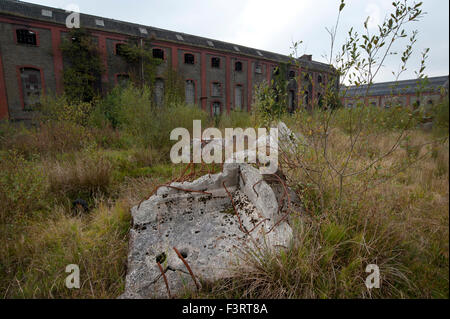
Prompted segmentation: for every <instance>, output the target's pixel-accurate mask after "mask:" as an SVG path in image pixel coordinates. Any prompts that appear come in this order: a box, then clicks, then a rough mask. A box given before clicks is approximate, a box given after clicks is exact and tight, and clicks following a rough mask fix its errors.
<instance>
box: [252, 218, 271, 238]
mask: <svg viewBox="0 0 450 319" xmlns="http://www.w3.org/2000/svg"><path fill="white" fill-rule="evenodd" d="M266 220H269V218H264V219H263V220H261V221H260V222H259V223H258V224H256V225H255V226H254V227H253V228H252V229H251V230H250V231H249V232H248V233H249V234H250V233H251V232H252V231H254V230H255V229H256V227H258V226H259V225H260V224H262V223H263V222H265V221H266Z"/></svg>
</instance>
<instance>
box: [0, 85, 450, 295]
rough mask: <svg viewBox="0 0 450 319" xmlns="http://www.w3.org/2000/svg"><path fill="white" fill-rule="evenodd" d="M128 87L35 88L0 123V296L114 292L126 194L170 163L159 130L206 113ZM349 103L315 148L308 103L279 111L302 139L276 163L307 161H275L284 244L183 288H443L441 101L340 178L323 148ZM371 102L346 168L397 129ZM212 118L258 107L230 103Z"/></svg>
mask: <svg viewBox="0 0 450 319" xmlns="http://www.w3.org/2000/svg"><path fill="white" fill-rule="evenodd" d="M133 90H135V89H132V88H129V89H125V90H123V91H114V92H113V93H112V94H111V95H110V96H108V97H107V98H106V99H105V100H104V101H98V102H96V104H95V105H94V104H90V105H82V106H79V105H70V103H68V102H67V101H65V100H63V99H59V100H58V99H53V100H50V99H49V100H48V101H47V102H46V103H44V109H43V114H44V119H43V121H42V123H41V124H40V125H39V126H38V127H36V128H25V127H20V126H17V125H12V124H8V123H3V124H1V127H0V163H1V164H0V165H1V167H0V242H1V245H0V298H116V297H118V296H119V295H120V294H121V293H122V292H123V290H124V281H125V274H126V255H127V247H128V231H129V229H130V221H131V217H130V213H129V210H130V207H132V206H133V205H136V204H137V203H139V202H140V201H141V200H142V199H143V198H146V197H148V196H149V194H150V193H151V192H152V190H153V189H154V187H155V186H156V185H158V184H161V183H163V182H166V181H168V180H171V179H172V178H173V177H175V176H178V175H179V174H180V172H181V171H182V169H183V168H184V165H174V164H171V163H170V162H169V156H168V152H169V149H170V143H169V142H170V141H169V132H170V130H171V129H172V128H174V127H186V128H190V127H192V120H193V119H202V120H203V124H202V127H204V128H206V127H208V125H213V124H214V121H212V120H211V119H209V118H208V117H207V115H206V114H204V113H203V112H201V111H199V110H195V111H192V108H189V107H187V106H171V107H170V108H169V109H168V111H167V112H155V111H154V110H153V111H152V110H151V109H149V108H150V106H148V103H147V102H146V101H148V96H147V95H148V92H138V93H139V94H137V92H135V91H133ZM146 94H147V95H146ZM55 106H56V108H55ZM58 106H61V107H60V109H62V110H70V111H71V112H68V113H69V114H70V116H68V115H64V113H62V112H61V111H58ZM63 106H64V107H63ZM131 106H132V107H133V109H131ZM86 110H89V112H87V111H86ZM72 111H73V112H72ZM349 112H351V111H349V110H338V111H336V112H335V114H334V119H335V120H334V121H331V122H330V127H329V128H328V131H327V134H328V142H329V145H328V148H327V154H329V158H328V157H327V158H324V157H323V156H321V155H320V154H322V150H323V144H320V143H319V142H320V139H317V140H316V137H317V136H320V132H321V130H322V129H323V128H321V123H322V122H321V120H320V117H321V112H320V111H319V112H316V113H306V112H300V113H297V114H294V115H292V116H285V118H284V119H283V120H284V121H285V122H286V123H287V124H288V125H289V126H290V128H291V129H292V130H294V131H296V132H299V133H302V134H303V135H304V136H306V138H307V139H308V140H309V141H310V143H311V144H310V145H313V146H312V147H311V149H308V150H302V151H301V152H299V153H298V154H294V155H291V156H292V158H290V159H289V160H288V161H287V162H283V163H285V164H286V163H307V164H308V165H309V166H310V167H312V168H315V169H314V170H313V172H315V173H313V174H312V175H313V176H311V175H309V174H307V173H308V171H305V170H304V169H300V168H299V167H300V166H298V165H297V166H291V167H290V166H289V165H284V166H283V171H284V172H285V175H286V176H287V178H288V182H289V184H290V186H291V187H292V188H293V189H294V190H295V191H296V192H297V194H298V195H299V196H300V198H301V199H302V201H303V203H304V205H305V212H301V213H300V212H292V214H293V225H292V227H293V229H294V239H293V241H292V244H291V246H290V247H289V248H288V249H287V250H285V251H280V252H278V253H277V254H274V253H270V252H264V251H256V252H249V254H248V260H247V262H248V265H249V267H248V269H247V270H246V271H245V272H241V271H236V275H235V276H234V277H233V278H229V279H228V280H223V281H221V282H217V283H207V284H205V285H204V287H203V289H202V291H200V292H192V294H191V295H189V296H190V297H207V298H219V297H227V298H448V296H449V291H448V289H449V273H448V269H449V247H448V241H449V233H448V231H449V207H448V204H449V203H448V202H449V190H448V188H449V183H448V181H449V180H448V177H449V170H448V166H449V144H448V102H446V103H443V104H442V105H441V106H440V108H438V109H437V111H436V112H435V114H434V117H435V126H434V128H433V130H432V131H425V130H423V129H421V128H420V125H412V126H410V127H407V129H405V130H404V131H405V134H406V135H405V136H407V138H404V139H402V140H401V143H399V145H398V147H397V148H396V149H395V151H393V152H391V153H390V154H389V156H386V157H384V158H382V160H380V161H377V163H376V165H372V166H371V167H370V168H369V169H367V170H364V171H363V173H361V174H358V175H351V176H348V177H346V178H345V180H344V181H343V184H340V183H339V181H338V180H337V179H336V175H335V174H333V169H332V168H330V166H329V165H328V164H327V162H326V161H328V160H332V162H333V163H335V165H336V166H339V165H340V164H342V163H344V162H345V161H346V158H345V156H344V155H345V154H346V153H345V152H343V151H342V150H345V149H346V148H348V145H347V144H346V143H347V142H346V141H348V137H349V134H350V133H349V131H348V119H349V118H351V116H352V115H351V114H349ZM383 112H388V111H384V110H379V111H376V112H375V111H374V112H368V113H364V114H360V115H359V116H361V118H363V119H364V121H365V125H364V129H363V130H362V131H361V142H360V144H358V145H359V146H357V147H355V150H354V154H353V155H352V158H351V161H350V166H349V169H350V170H352V171H354V170H358V169H360V168H361V169H362V168H365V167H367V165H369V164H370V163H372V162H373V159H374V158H377V156H379V155H380V154H385V153H387V152H389V151H390V149H391V145H392V143H393V141H396V139H397V137H398V135H399V134H400V132H401V131H402V129H401V128H399V127H398V125H397V124H398V123H397V122H401V121H403V119H404V117H406V118H407V117H408V115H407V113H408V112H407V111H402V110H397V111H394V110H391V111H389V112H391V113H383ZM393 112H397V113H396V114H397V115H395V116H394V113H393ZM86 114H88V116H87V115H86ZM215 124H216V125H218V126H219V127H233V126H235V127H245V126H255V125H258V121H257V115H253V114H252V115H248V114H245V113H237V112H234V113H233V114H231V116H230V117H226V118H225V117H224V118H222V119H219V120H216V121H215ZM369 124H370V125H369ZM402 132H403V131H402ZM316 142H317V143H318V146H317V145H316ZM212 169H216V170H217V167H214V168H212ZM314 174H316V175H314ZM76 198H83V199H85V200H87V202H88V204H89V207H90V213H89V214H83V215H76V214H74V211H73V209H72V205H71V203H72V201H73V200H74V199H76ZM370 263H376V264H377V265H379V267H380V270H381V278H382V283H381V288H380V289H373V290H371V291H369V290H368V289H367V288H366V287H365V285H364V280H365V278H366V276H367V273H366V272H365V267H366V265H367V264H370ZM68 264H78V265H79V266H80V269H81V288H80V289H71V290H70V289H67V288H66V287H65V285H64V280H65V278H66V276H67V273H65V267H66V266H67V265H68Z"/></svg>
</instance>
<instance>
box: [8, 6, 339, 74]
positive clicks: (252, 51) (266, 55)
mask: <svg viewBox="0 0 450 319" xmlns="http://www.w3.org/2000/svg"><path fill="white" fill-rule="evenodd" d="M2 3H3V6H2ZM8 4H9V5H10V6H11V5H20V6H23V7H27V8H31V9H39V10H42V9H46V10H51V11H52V13H57V14H59V15H64V17H66V16H67V15H68V13H67V12H66V11H65V10H64V9H59V8H54V7H49V6H44V5H39V4H34V3H29V2H24V1H18V0H2V1H0V14H5V15H11V16H18V17H22V18H27V19H33V20H38V21H41V22H47V23H53V24H59V25H64V26H65V19H64V21H61V20H60V21H58V20H57V18H56V14H53V16H52V17H45V16H42V15H39V16H32V15H31V14H28V15H27V14H24V13H23V12H20V9H19V8H17V10H10V8H8V9H7V10H5V8H4V6H5V5H8ZM96 19H101V20H103V21H104V22H105V23H104V24H105V26H104V27H96V26H95V20H96ZM80 20H81V23H82V24H85V25H86V22H88V21H91V22H92V24H91V23H88V24H87V25H86V26H85V28H86V29H91V30H96V31H105V32H111V33H116V34H123V35H127V36H131V37H137V38H144V39H155V40H158V41H165V42H171V43H177V44H183V45H190V46H195V47H199V48H206V49H208V50H215V51H222V52H229V53H232V54H236V55H243V56H248V57H252V58H256V59H259V60H267V61H271V62H277V63H279V62H285V63H286V62H288V63H289V62H290V61H293V60H295V59H294V58H292V57H289V56H286V55H283V54H279V53H275V52H271V51H266V50H260V49H256V48H251V47H247V46H243V45H240V44H235V43H231V42H225V41H221V40H216V39H211V38H207V37H203V36H197V35H192V34H188V33H184V32H177V31H171V30H166V29H161V28H158V27H153V26H147V25H142V24H138V23H133V22H128V21H122V20H116V19H110V18H105V17H101V16H96V15H92V14H85V13H81V12H80ZM83 20H84V21H83ZM83 22H84V23H83ZM107 22H108V23H107ZM111 25H115V26H116V27H117V28H113V27H112V26H111ZM120 26H122V27H126V28H124V29H122V30H118V28H120ZM130 27H131V28H133V30H132V29H131V28H130ZM139 28H145V29H147V31H148V32H147V34H140V32H139ZM125 29H128V30H125ZM133 31H134V32H133ZM155 33H160V34H159V35H166V36H167V38H166V37H161V36H158V35H157V34H155ZM176 35H181V36H182V37H183V38H187V39H189V40H191V41H189V40H188V41H186V39H185V40H178V39H177V38H176ZM170 37H173V39H171V38H170ZM208 41H211V42H213V44H214V46H209V45H208ZM195 42H196V43H195ZM203 42H204V44H203ZM216 46H217V47H216ZM234 47H237V48H238V49H239V51H237V50H235V49H234ZM258 52H260V53H261V54H262V56H261V55H259V54H258ZM297 60H298V62H299V63H300V64H301V65H302V66H304V67H307V68H309V69H312V70H321V71H329V70H330V69H332V68H333V67H332V66H331V65H329V64H326V63H322V62H318V61H307V60H304V59H300V58H298V59H297Z"/></svg>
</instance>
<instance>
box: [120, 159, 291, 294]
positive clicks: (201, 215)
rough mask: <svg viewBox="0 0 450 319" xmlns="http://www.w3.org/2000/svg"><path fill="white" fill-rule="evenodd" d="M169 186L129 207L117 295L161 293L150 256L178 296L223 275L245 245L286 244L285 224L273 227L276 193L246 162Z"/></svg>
mask: <svg viewBox="0 0 450 319" xmlns="http://www.w3.org/2000/svg"><path fill="white" fill-rule="evenodd" d="M223 185H225V186H226V189H225V187H224V186H223ZM169 186H170V187H161V188H159V189H158V191H157V193H156V194H155V195H153V196H152V197H150V198H149V199H148V200H147V201H144V202H142V204H141V205H140V206H135V207H133V208H132V211H131V212H132V217H133V227H132V229H131V231H130V244H129V254H128V271H127V276H126V286H125V290H126V291H125V293H124V294H123V295H122V296H121V298H167V297H168V292H167V289H166V285H165V282H164V278H163V276H162V274H161V271H160V270H159V267H158V265H157V262H159V263H160V264H161V266H162V268H163V270H164V273H165V276H166V278H167V281H168V285H169V289H170V292H171V294H172V296H177V297H180V296H182V294H183V292H184V291H185V289H195V288H196V285H197V284H199V283H200V282H202V281H215V280H218V279H221V278H226V277H229V276H231V275H232V273H233V270H234V269H236V268H235V267H237V265H238V264H239V262H241V260H242V259H241V258H240V257H242V255H241V254H242V253H243V249H245V248H249V249H255V247H261V248H268V249H277V248H276V247H279V246H285V247H287V246H288V244H289V241H290V239H291V237H292V230H291V227H290V226H289V225H288V223H287V222H286V221H282V222H280V223H279V224H278V225H277V226H276V227H273V226H274V225H276V224H277V222H279V221H280V219H281V217H282V213H281V212H279V210H278V201H277V198H276V195H275V193H274V191H273V190H272V188H271V187H270V186H269V185H268V184H267V183H266V182H265V181H264V179H263V176H262V175H261V174H260V173H259V171H258V169H256V168H253V167H252V166H250V165H247V164H225V165H224V170H223V172H222V173H219V174H211V175H209V174H208V175H205V176H202V177H200V178H199V179H197V180H195V181H193V182H185V183H172V184H170V185H169ZM227 191H228V192H227ZM229 194H230V195H231V198H232V199H233V203H232V201H231V199H230V197H229ZM233 204H234V207H235V208H236V211H237V214H236V212H235V208H234V207H233ZM272 228H273V229H272ZM271 229H272V231H270V232H269V230H271ZM174 247H175V248H176V249H177V250H178V251H179V253H180V254H181V255H182V257H183V258H184V259H185V261H186V262H187V264H188V265H189V267H190V269H191V271H192V272H193V274H194V275H195V281H196V282H197V283H196V282H195V281H194V278H192V276H191V275H190V272H189V269H188V268H187V267H186V265H185V264H184V262H183V260H181V258H179V256H178V255H177V253H176V252H175V250H174ZM240 267H244V265H241V266H240Z"/></svg>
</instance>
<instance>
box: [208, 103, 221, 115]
mask: <svg viewBox="0 0 450 319" xmlns="http://www.w3.org/2000/svg"><path fill="white" fill-rule="evenodd" d="M214 103H219V107H220V114H219V115H218V116H222V113H223V105H222V101H220V100H212V101H211V105H210V114H211V116H212V117H214V116H216V115H214V112H213V110H214V109H213V105H214Z"/></svg>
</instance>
